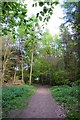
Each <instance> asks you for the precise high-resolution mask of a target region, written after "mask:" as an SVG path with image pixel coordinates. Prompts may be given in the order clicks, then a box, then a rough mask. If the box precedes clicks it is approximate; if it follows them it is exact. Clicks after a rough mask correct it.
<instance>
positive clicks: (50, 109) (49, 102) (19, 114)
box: [9, 86, 65, 118]
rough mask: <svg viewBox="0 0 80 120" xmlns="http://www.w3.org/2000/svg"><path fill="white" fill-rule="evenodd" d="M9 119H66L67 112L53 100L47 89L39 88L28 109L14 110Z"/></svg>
mask: <svg viewBox="0 0 80 120" xmlns="http://www.w3.org/2000/svg"><path fill="white" fill-rule="evenodd" d="M9 118H65V110H64V108H63V107H62V106H60V105H59V104H58V103H57V102H56V101H55V100H54V99H53V98H52V96H51V92H50V90H49V89H48V88H47V87H43V86H38V89H37V92H36V93H35V94H34V95H33V96H32V98H31V100H30V102H29V105H28V108H27V109H23V110H20V109H19V110H12V111H11V112H10V114H9Z"/></svg>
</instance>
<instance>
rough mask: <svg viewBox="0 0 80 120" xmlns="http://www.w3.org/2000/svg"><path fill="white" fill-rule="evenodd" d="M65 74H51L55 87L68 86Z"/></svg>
mask: <svg viewBox="0 0 80 120" xmlns="http://www.w3.org/2000/svg"><path fill="white" fill-rule="evenodd" d="M66 76H67V75H66V72H65V71H55V72H54V73H53V81H52V82H53V83H54V84H55V85H65V84H68V81H69V80H68V79H67V77H66Z"/></svg>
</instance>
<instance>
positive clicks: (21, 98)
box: [2, 85, 36, 118]
mask: <svg viewBox="0 0 80 120" xmlns="http://www.w3.org/2000/svg"><path fill="white" fill-rule="evenodd" d="M35 90H36V89H35V87H33V86H28V85H23V86H6V87H3V88H2V116H3V118H5V117H8V113H9V112H10V110H13V109H18V108H24V107H27V104H28V101H29V99H30V97H31V95H32V94H33V93H34V92H35Z"/></svg>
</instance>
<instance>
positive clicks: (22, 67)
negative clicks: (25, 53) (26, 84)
mask: <svg viewBox="0 0 80 120" xmlns="http://www.w3.org/2000/svg"><path fill="white" fill-rule="evenodd" d="M23 80H24V68H23V57H22V81H23Z"/></svg>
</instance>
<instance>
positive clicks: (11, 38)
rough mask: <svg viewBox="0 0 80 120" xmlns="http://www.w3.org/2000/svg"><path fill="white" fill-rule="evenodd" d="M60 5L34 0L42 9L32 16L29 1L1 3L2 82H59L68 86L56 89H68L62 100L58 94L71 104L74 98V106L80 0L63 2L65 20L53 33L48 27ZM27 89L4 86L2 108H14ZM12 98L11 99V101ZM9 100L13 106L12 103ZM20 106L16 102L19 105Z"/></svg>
mask: <svg viewBox="0 0 80 120" xmlns="http://www.w3.org/2000/svg"><path fill="white" fill-rule="evenodd" d="M65 1H66V0H65ZM57 4H59V2H57V1H55V2H42V1H41V2H37V1H36V0H35V1H33V4H32V7H33V8H36V7H40V8H41V10H40V11H39V12H37V13H36V14H35V15H31V16H29V15H28V7H27V4H25V3H24V1H23V0H22V2H21V1H18V2H1V3H0V6H1V9H2V13H1V23H0V25H1V29H2V31H1V32H0V35H1V36H2V39H1V43H2V77H1V80H2V84H3V85H5V84H6V83H9V84H13V83H16V82H18V81H24V82H25V83H26V84H29V85H31V84H33V83H41V84H43V85H45V84H48V85H52V86H54V85H58V87H59V86H60V85H68V86H66V87H59V88H57V87H56V88H55V89H56V92H58V93H57V94H58V95H63V94H64V93H65V92H66V94H65V95H66V96H65V97H63V99H62V96H61V98H60V96H58V98H60V99H61V100H62V102H64V101H65V103H66V104H67V103H69V102H70V104H71V101H70V99H71V100H72V99H74V100H73V102H72V104H71V105H73V103H75V106H74V105H73V108H75V107H76V104H77V100H76V99H77V97H78V95H77V93H78V90H77V93H76V89H77V88H76V86H74V87H72V88H71V86H73V85H77V86H78V85H79V84H80V20H79V18H80V1H79V2H64V3H63V5H62V8H63V10H64V17H63V19H64V23H62V24H61V25H60V34H57V33H56V34H55V35H51V34H50V32H49V30H48V29H46V28H47V23H48V21H49V20H50V18H51V16H52V14H53V13H54V7H55V6H56V5H57ZM52 24H53V23H52ZM54 24H55V23H54ZM69 86H70V87H69ZM27 88H29V87H28V86H25V87H21V88H18V87H9V88H8V87H3V111H4V109H5V108H6V109H5V111H7V109H11V107H15V106H14V102H15V99H16V98H17V99H18V100H19V97H22V93H23V92H24V94H25V92H26V90H27ZM68 88H69V89H68ZM14 89H15V90H14ZM30 89H31V88H30ZM4 90H5V92H4ZM28 90H29V89H28ZM68 90H69V91H68ZM6 91H9V92H6ZM63 91H64V93H63ZM67 91H68V92H69V94H68V92H67ZM11 92H12V94H11ZM56 92H55V93H56ZM72 92H73V93H72ZM55 93H54V94H55ZM60 93H61V94H60ZM24 94H23V96H24ZM57 94H56V95H57ZM72 94H73V97H72ZM26 95H27V94H26ZM69 95H70V96H69ZM76 95H77V96H76ZM16 96H19V97H16ZM66 97H67V98H68V99H66ZM14 98H15V99H14ZM9 99H10V100H11V99H12V100H11V103H10V101H9ZM66 100H67V101H66ZM5 101H7V102H5ZM16 101H17V100H16ZM8 102H9V103H10V104H13V105H12V106H11V105H10V106H9V105H8ZM19 105H20V104H19V103H16V106H17V107H18V106H19ZM67 105H68V104H67ZM70 108H71V107H70ZM73 108H72V110H73ZM75 114H76V113H75Z"/></svg>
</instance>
